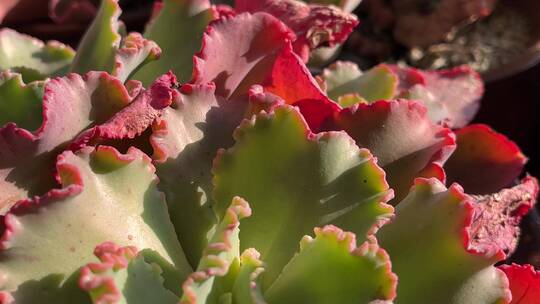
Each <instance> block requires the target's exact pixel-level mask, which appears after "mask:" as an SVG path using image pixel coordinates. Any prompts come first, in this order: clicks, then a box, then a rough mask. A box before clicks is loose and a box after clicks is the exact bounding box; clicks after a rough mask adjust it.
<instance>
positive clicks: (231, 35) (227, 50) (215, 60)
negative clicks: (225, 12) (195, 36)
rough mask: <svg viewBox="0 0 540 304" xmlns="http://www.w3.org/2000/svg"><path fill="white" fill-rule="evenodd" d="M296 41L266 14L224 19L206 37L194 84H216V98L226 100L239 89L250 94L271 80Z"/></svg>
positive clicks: (278, 22)
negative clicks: (275, 65)
mask: <svg viewBox="0 0 540 304" xmlns="http://www.w3.org/2000/svg"><path fill="white" fill-rule="evenodd" d="M292 37H294V34H293V33H291V32H290V31H289V30H288V29H287V27H286V26H285V25H284V24H283V23H281V22H280V21H279V20H277V19H276V18H274V17H272V16H271V15H268V14H265V13H257V14H254V15H250V14H247V13H246V14H241V15H238V16H236V17H233V18H227V19H221V20H219V21H217V22H215V23H213V24H212V25H211V26H210V27H209V28H208V29H207V31H206V33H205V34H204V37H203V47H202V50H201V52H200V53H199V54H197V55H196V56H195V58H194V62H195V66H194V70H193V79H192V82H193V83H195V84H205V83H208V82H210V81H213V82H215V83H216V94H218V95H220V96H223V97H226V98H228V97H231V96H232V95H233V94H234V93H235V91H237V90H238V89H239V88H240V89H242V88H243V89H244V91H246V90H247V89H248V88H249V87H250V86H251V85H252V84H258V83H260V82H261V81H264V80H265V79H266V78H267V75H268V74H269V72H270V71H271V69H272V66H273V63H274V61H275V58H276V57H277V56H278V54H279V52H280V51H281V49H282V48H283V47H284V46H285V45H286V44H287V41H288V39H291V38H292ZM241 93H242V92H240V94H241ZM237 95H238V94H237Z"/></svg>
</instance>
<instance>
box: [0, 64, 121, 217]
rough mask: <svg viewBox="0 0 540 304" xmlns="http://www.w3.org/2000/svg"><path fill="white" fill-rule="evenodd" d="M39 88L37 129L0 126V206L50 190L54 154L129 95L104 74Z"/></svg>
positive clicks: (69, 78) (59, 80) (65, 79)
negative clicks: (40, 101)
mask: <svg viewBox="0 0 540 304" xmlns="http://www.w3.org/2000/svg"><path fill="white" fill-rule="evenodd" d="M44 91H45V93H44V96H43V119H42V120H43V122H42V124H41V126H40V127H39V129H37V130H36V131H34V132H30V131H28V130H26V129H22V128H19V127H18V126H17V125H16V124H13V123H8V124H7V125H5V126H4V127H2V128H0V210H2V209H4V208H6V207H7V208H9V206H11V205H12V204H13V203H15V202H17V201H18V200H21V199H25V198H28V197H31V196H33V195H41V194H44V193H45V192H46V191H47V190H49V189H51V188H52V187H53V186H54V184H55V182H54V179H53V176H52V171H53V169H54V163H55V158H56V155H57V154H58V153H59V152H61V150H62V149H63V148H64V147H65V146H66V145H67V143H68V142H70V141H71V140H73V138H74V137H75V136H77V135H78V134H79V133H80V132H81V131H83V130H84V129H85V128H88V127H91V126H92V125H93V124H96V123H97V124H99V123H103V122H105V121H106V120H108V119H109V118H110V117H111V116H112V115H113V114H114V113H116V112H117V111H118V110H120V109H121V108H123V107H124V106H125V105H126V104H128V103H129V102H130V100H131V97H130V96H129V94H128V91H127V90H126V88H125V87H124V86H123V84H122V83H121V82H120V81H119V80H117V79H115V78H113V77H111V76H109V75H108V74H106V73H95V72H94V73H89V74H87V75H86V76H84V77H81V76H79V75H76V74H70V75H68V76H66V77H63V78H56V79H52V80H50V81H48V82H47V83H46V85H45V89H44ZM0 213H3V212H0Z"/></svg>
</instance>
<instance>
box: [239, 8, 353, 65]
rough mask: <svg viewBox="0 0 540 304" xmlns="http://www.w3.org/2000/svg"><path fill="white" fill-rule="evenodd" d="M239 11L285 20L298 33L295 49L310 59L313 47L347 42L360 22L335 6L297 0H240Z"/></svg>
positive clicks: (304, 57)
mask: <svg viewBox="0 0 540 304" xmlns="http://www.w3.org/2000/svg"><path fill="white" fill-rule="evenodd" d="M235 4H236V5H235V9H236V11H238V12H250V13H255V12H265V13H269V14H271V15H273V16H274V17H276V18H278V19H280V20H281V21H282V22H283V23H285V24H286V25H287V26H288V27H289V28H290V29H291V30H292V31H293V32H294V33H295V34H296V40H295V41H294V43H293V47H294V50H295V52H296V53H297V54H298V55H299V56H300V57H301V58H302V59H303V60H304V62H307V60H308V58H309V51H310V50H312V49H315V48H318V47H321V46H334V45H336V44H339V43H342V42H344V41H345V40H346V39H347V37H348V36H349V34H350V33H351V32H352V30H353V29H354V27H355V26H356V25H358V20H357V18H356V16H355V15H352V14H348V13H345V12H343V11H342V10H340V9H339V8H337V7H335V6H328V5H316V4H305V3H303V2H302V1H297V0H236V1H235Z"/></svg>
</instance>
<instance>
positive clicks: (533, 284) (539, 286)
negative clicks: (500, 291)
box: [499, 264, 540, 304]
mask: <svg viewBox="0 0 540 304" xmlns="http://www.w3.org/2000/svg"><path fill="white" fill-rule="evenodd" d="M499 269H501V270H502V271H504V273H505V274H506V276H507V277H508V281H509V282H510V290H511V291H512V302H510V304H535V303H538V299H540V271H538V270H535V269H534V267H533V266H531V265H517V264H512V265H502V266H499Z"/></svg>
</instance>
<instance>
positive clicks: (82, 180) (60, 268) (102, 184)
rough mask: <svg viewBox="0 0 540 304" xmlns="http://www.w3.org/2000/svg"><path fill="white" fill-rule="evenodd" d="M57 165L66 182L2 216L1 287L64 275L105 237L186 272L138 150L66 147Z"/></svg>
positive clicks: (148, 169) (160, 198) (163, 207)
mask: <svg viewBox="0 0 540 304" xmlns="http://www.w3.org/2000/svg"><path fill="white" fill-rule="evenodd" d="M57 171H58V176H59V181H60V182H61V183H62V185H63V188H61V189H54V190H51V191H50V192H48V193H47V194H45V195H44V196H42V197H38V198H35V199H33V200H27V201H21V202H19V203H17V204H16V205H15V206H13V207H12V208H11V209H10V211H9V212H8V213H7V214H6V215H5V216H4V217H3V219H2V220H3V225H2V226H3V228H4V229H3V233H2V237H1V239H0V246H1V254H2V264H0V274H1V275H2V277H3V278H6V279H5V280H4V281H3V282H2V283H3V284H2V289H3V290H7V291H13V290H15V289H16V288H17V286H20V285H21V284H24V283H27V282H30V281H31V280H36V279H37V280H40V279H42V278H44V277H45V276H47V275H53V274H54V275H57V276H64V278H65V276H67V275H70V274H71V273H73V272H75V271H76V270H77V269H78V268H79V267H80V265H81V264H84V263H87V262H90V261H91V260H90V258H91V252H92V250H93V248H94V247H95V246H96V245H97V244H100V243H102V242H105V241H112V242H115V243H118V244H122V245H130V246H136V247H139V248H150V249H153V250H155V251H157V252H158V253H159V254H160V255H162V256H163V257H164V258H165V259H166V260H167V261H168V262H170V263H173V264H174V265H175V266H176V267H177V272H178V273H177V275H178V276H185V275H187V273H189V272H190V269H191V268H190V267H189V265H188V263H187V261H186V260H185V257H184V254H183V252H182V248H181V246H180V244H179V243H178V240H177V239H176V234H175V233H174V228H173V226H172V224H171V222H170V220H169V214H168V212H167V207H166V203H165V201H164V199H163V195H162V194H161V192H159V191H158V190H157V187H156V183H157V179H156V176H155V175H154V174H153V171H154V168H153V167H152V165H151V164H150V160H149V159H148V158H147V157H146V156H145V155H144V154H143V153H142V152H140V151H139V150H136V149H130V150H129V151H128V153H127V155H122V154H120V153H118V152H117V151H116V150H115V149H113V148H110V147H106V146H101V147H99V148H97V149H96V150H94V149H92V148H90V147H88V148H85V149H83V150H81V151H79V153H77V154H73V153H72V152H70V151H67V152H64V153H63V154H61V155H60V156H59V157H58V162H57ZM39 290H40V289H36V290H32V289H29V290H27V292H28V293H39V292H40V291H39Z"/></svg>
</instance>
